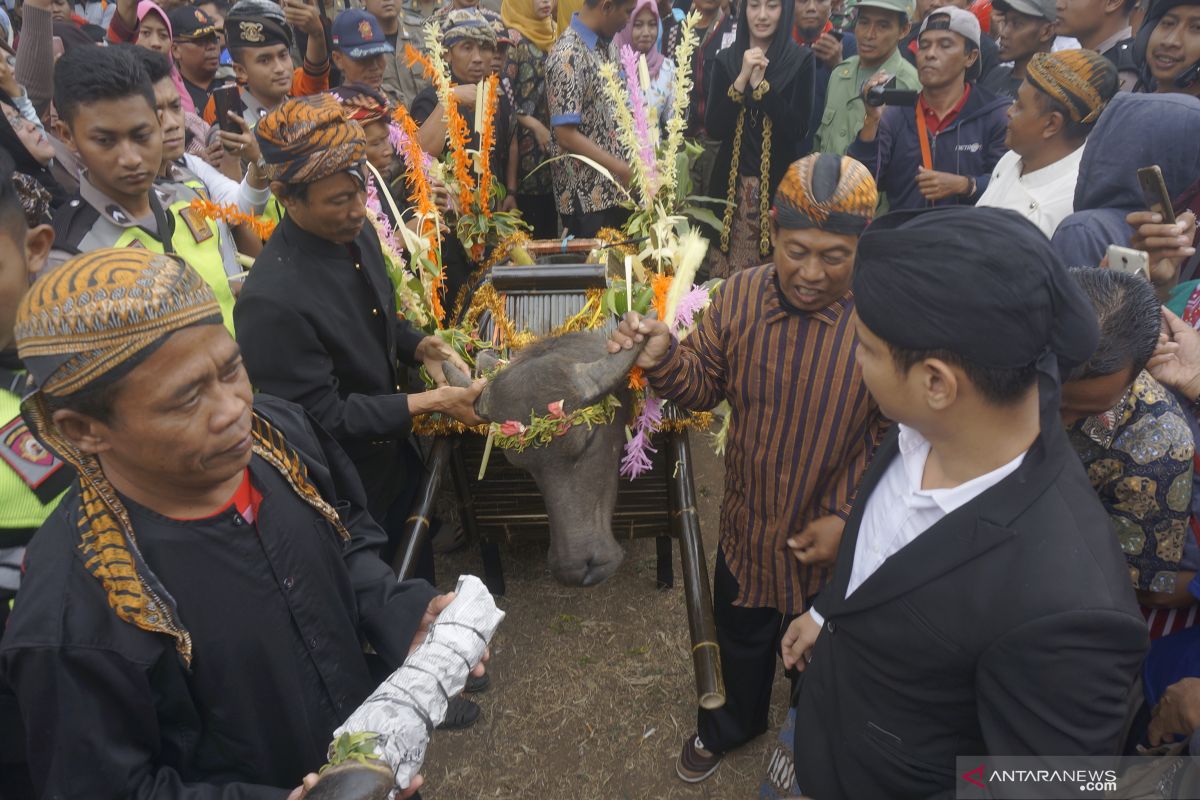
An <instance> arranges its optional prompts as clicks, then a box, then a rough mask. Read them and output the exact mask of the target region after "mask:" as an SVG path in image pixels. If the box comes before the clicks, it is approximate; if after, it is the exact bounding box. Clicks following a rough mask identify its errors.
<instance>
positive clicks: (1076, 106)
mask: <svg viewBox="0 0 1200 800" xmlns="http://www.w3.org/2000/svg"><path fill="white" fill-rule="evenodd" d="M1117 85H1118V82H1117V70H1116V68H1115V67H1114V66H1113V65H1112V62H1110V61H1109V60H1108V59H1107V58H1105V57H1104V56H1102V55H1100V54H1099V53H1097V52H1095V51H1093V50H1061V51H1059V52H1057V53H1052V54H1047V53H1038V54H1037V55H1035V56H1034V57H1033V58H1032V59H1030V61H1029V65H1028V66H1027V67H1026V72H1025V81H1024V82H1023V83H1022V84H1021V87H1020V88H1019V89H1018V90H1017V99H1016V102H1014V103H1013V104H1012V105H1011V106H1009V109H1008V132H1007V133H1006V134H1005V138H1004V144H1005V145H1007V146H1008V148H1009V152H1008V153H1006V154H1005V155H1004V156H1003V157H1002V158H1001V159H1000V162H999V163H998V164H996V168H995V169H994V170H993V171H992V180H991V182H990V183H989V184H988V188H987V189H986V190H985V191H984V193H983V196H982V197H980V198H979V202H978V203H976V205H980V206H993V207H995V208H1007V209H1010V210H1012V211H1016V212H1017V213H1018V214H1021V215H1022V216H1024V217H1025V218H1026V219H1028V220H1029V221H1030V222H1032V223H1033V224H1035V225H1037V226H1038V228H1040V229H1041V231H1042V233H1044V234H1046V236H1047V237H1050V236H1053V235H1054V230H1055V228H1057V227H1058V223H1060V222H1062V221H1063V220H1064V219H1066V218H1067V217H1068V216H1069V215H1070V214H1071V213H1072V212H1073V211H1074V210H1075V181H1076V179H1077V178H1078V177H1079V162H1080V161H1081V160H1082V159H1083V143H1084V142H1085V141H1086V140H1087V136H1088V133H1090V132H1091V130H1092V125H1093V124H1094V123H1095V122H1096V120H1097V119H1099V117H1100V112H1101V111H1103V110H1104V107H1105V106H1106V105H1108V101H1109V100H1111V99H1112V96H1113V95H1114V94H1116V93H1117Z"/></svg>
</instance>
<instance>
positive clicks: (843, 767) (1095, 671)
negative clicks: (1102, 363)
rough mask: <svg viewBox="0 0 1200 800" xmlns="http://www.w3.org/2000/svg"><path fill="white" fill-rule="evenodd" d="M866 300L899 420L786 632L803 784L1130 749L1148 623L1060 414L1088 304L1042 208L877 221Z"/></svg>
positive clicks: (862, 251)
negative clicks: (826, 574)
mask: <svg viewBox="0 0 1200 800" xmlns="http://www.w3.org/2000/svg"><path fill="white" fill-rule="evenodd" d="M934 247H939V248H943V249H944V252H948V253H953V254H954V255H953V269H947V263H946V262H941V261H939V260H937V259H934V258H930V257H929V254H930V253H931V252H933V248H934ZM1014 254H1015V255H1016V256H1017V257H1014ZM854 297H855V307H856V310H857V312H858V336H859V349H858V360H859V364H860V365H861V367H862V371H863V380H864V381H865V382H866V384H867V386H868V387H869V388H870V390H871V393H872V394H873V395H874V396H875V398H876V400H878V401H879V406H880V409H881V411H882V412H883V413H884V415H885V416H887V417H889V418H890V419H893V420H895V421H896V422H897V423H898V425H897V427H896V430H895V432H894V433H893V434H892V435H891V436H889V438H888V439H887V440H886V441H885V442H884V444H883V445H881V447H880V449H879V450H878V451H877V452H876V454H875V458H874V460H873V462H872V464H871V467H870V469H869V470H868V471H867V474H866V475H865V477H864V478H863V482H862V485H861V486H860V487H859V491H858V499H857V501H856V505H855V508H854V510H853V512H852V513H851V515H850V519H849V520H848V521H847V523H846V529H845V533H844V535H843V538H842V542H841V548H840V550H839V552H838V560H837V566H836V567H835V571H834V575H833V579H832V581H831V583H829V584H828V585H827V587H826V589H825V590H824V591H823V592H822V593H821V595H820V596H818V597H817V599H816V601H815V602H814V604H813V608H812V610H810V611H809V612H808V613H807V614H805V615H803V616H801V617H798V618H797V619H796V621H795V622H793V623H792V625H791V626H790V627H789V629H788V632H787V634H785V636H784V640H783V650H784V663H785V664H786V665H788V666H791V665H795V666H797V667H798V668H800V669H804V675H803V683H802V685H801V689H800V693H799V704H798V706H797V712H796V720H797V727H796V737H795V757H796V759H795V764H796V779H797V781H798V783H799V785H800V788H801V789H802V790H803V793H804V794H807V795H809V796H812V797H819V798H821V799H822V800H838V798H843V797H848V798H863V797H888V798H894V799H895V800H900V799H901V798H927V797H931V796H939V797H940V796H943V795H945V796H951V795H952V793H953V790H954V788H955V781H956V780H958V777H957V772H956V770H955V756H956V755H963V756H967V755H974V756H979V755H987V754H995V755H1008V756H1017V755H1028V756H1068V755H1100V754H1115V753H1116V752H1117V751H1118V749H1119V747H1120V742H1119V741H1118V740H1119V738H1120V735H1121V732H1122V727H1123V722H1124V719H1125V715H1126V711H1127V708H1128V705H1129V700H1130V697H1131V693H1132V688H1133V681H1134V679H1135V677H1136V675H1137V672H1138V669H1139V667H1140V665H1141V662H1142V657H1143V654H1144V652H1145V649H1146V646H1147V632H1146V626H1145V623H1144V622H1143V621H1142V617H1141V615H1140V614H1139V612H1138V608H1137V605H1136V603H1135V602H1134V598H1133V593H1132V592H1131V591H1130V588H1129V578H1128V573H1127V571H1126V568H1125V563H1124V559H1123V557H1122V555H1121V551H1120V548H1119V547H1118V546H1117V544H1116V541H1115V539H1114V537H1113V534H1112V530H1111V528H1110V526H1109V524H1108V521H1107V519H1106V518H1105V517H1106V515H1105V512H1104V508H1103V507H1102V506H1101V505H1100V503H1099V502H1098V501H1097V499H1096V494H1095V492H1094V491H1093V490H1092V488H1091V485H1090V483H1089V482H1088V478H1087V475H1086V474H1085V473H1084V471H1083V469H1082V467H1081V466H1080V464H1079V459H1078V458H1077V457H1076V456H1075V454H1074V451H1073V450H1072V449H1071V445H1070V443H1069V442H1068V441H1067V438H1066V435H1065V434H1064V432H1063V428H1062V424H1061V422H1060V421H1059V418H1058V395H1059V385H1058V376H1059V375H1060V374H1063V373H1065V371H1066V370H1069V369H1070V368H1071V367H1072V366H1073V365H1075V364H1078V363H1081V362H1082V361H1084V360H1086V359H1087V358H1088V356H1089V355H1090V354H1091V352H1092V350H1093V349H1094V348H1095V346H1096V341H1097V337H1098V331H1097V325H1096V318H1095V313H1094V312H1093V310H1092V307H1091V304H1090V302H1089V301H1088V299H1087V297H1086V296H1084V295H1083V293H1082V292H1081V291H1080V289H1079V287H1078V286H1077V285H1075V284H1074V282H1073V281H1072V279H1071V278H1070V276H1069V275H1068V274H1067V271H1066V269H1065V268H1064V267H1063V265H1062V263H1061V262H1060V261H1059V260H1058V258H1057V256H1055V255H1054V253H1053V251H1051V249H1050V244H1049V242H1048V241H1047V240H1046V238H1045V236H1044V235H1043V234H1041V233H1040V232H1039V231H1038V229H1037V228H1036V227H1035V226H1034V225H1033V224H1032V223H1030V222H1028V221H1026V220H1024V219H1023V218H1021V217H1020V216H1019V215H1017V214H1015V213H1013V212H1011V211H1003V210H1000V209H990V208H988V209H955V208H950V209H939V210H936V211H931V212H926V213H922V214H915V215H914V214H893V215H892V216H891V217H884V218H882V219H881V220H878V221H876V223H875V225H874V226H872V228H871V229H869V230H868V232H867V233H866V234H864V235H863V237H862V239H861V242H860V244H859V250H858V263H857V265H856V267H855V277H854ZM806 665H807V668H806V669H805V666H806Z"/></svg>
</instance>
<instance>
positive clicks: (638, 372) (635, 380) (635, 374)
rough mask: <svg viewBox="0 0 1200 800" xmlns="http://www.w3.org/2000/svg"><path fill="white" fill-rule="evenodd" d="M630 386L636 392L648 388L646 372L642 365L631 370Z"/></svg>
mask: <svg viewBox="0 0 1200 800" xmlns="http://www.w3.org/2000/svg"><path fill="white" fill-rule="evenodd" d="M629 388H630V389H633V390H634V391H635V392H637V391H641V390H642V389H645V388H646V373H645V372H644V371H643V370H642V368H641V367H634V368H633V369H631V370H629Z"/></svg>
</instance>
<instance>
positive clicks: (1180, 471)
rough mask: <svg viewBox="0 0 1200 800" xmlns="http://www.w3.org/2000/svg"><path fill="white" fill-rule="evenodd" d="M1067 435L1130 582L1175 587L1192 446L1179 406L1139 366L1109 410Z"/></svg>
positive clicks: (1186, 512) (1188, 499) (1189, 494)
mask: <svg viewBox="0 0 1200 800" xmlns="http://www.w3.org/2000/svg"><path fill="white" fill-rule="evenodd" d="M1067 433H1068V436H1069V437H1070V439H1071V444H1072V445H1073V446H1074V448H1075V452H1077V453H1078V454H1079V457H1080V459H1081V460H1082V461H1083V466H1084V467H1085V468H1086V469H1087V473H1088V479H1089V480H1090V481H1091V483H1092V486H1093V487H1094V488H1095V489H1096V492H1097V494H1098V495H1099V496H1100V502H1102V503H1103V504H1104V507H1105V509H1106V510H1107V511H1108V514H1109V516H1110V518H1111V519H1112V522H1113V527H1114V528H1115V530H1116V535H1117V541H1118V542H1119V543H1120V545H1121V551H1122V552H1123V553H1124V554H1125V560H1126V562H1127V563H1128V565H1129V577H1130V579H1131V580H1132V581H1133V585H1134V587H1135V588H1137V589H1141V590H1145V591H1150V592H1173V591H1174V590H1175V576H1176V574H1177V572H1178V570H1179V561H1180V559H1181V558H1182V557H1183V545H1184V537H1186V536H1187V535H1188V517H1189V514H1190V509H1191V497H1192V455H1193V452H1194V449H1195V448H1194V444H1193V440H1192V434H1191V430H1190V429H1189V428H1188V424H1187V420H1186V419H1184V417H1183V412H1182V411H1181V410H1180V408H1179V404H1178V403H1177V402H1176V401H1175V398H1174V397H1172V396H1171V394H1170V393H1169V392H1168V391H1167V390H1166V389H1164V388H1163V387H1162V385H1161V384H1159V383H1158V381H1156V380H1154V378H1152V377H1150V375H1149V373H1147V372H1142V373H1141V374H1140V375H1138V377H1137V379H1136V380H1134V382H1133V385H1132V386H1131V387H1130V388H1129V391H1128V392H1127V393H1126V395H1125V397H1124V398H1123V399H1122V400H1121V402H1120V403H1118V404H1117V405H1116V406H1115V407H1114V408H1113V409H1112V410H1111V411H1109V412H1107V413H1105V414H1101V415H1099V416H1095V417H1089V418H1087V419H1085V420H1081V421H1080V422H1078V423H1076V424H1075V425H1073V426H1071V427H1070V428H1069V429H1068V431H1067Z"/></svg>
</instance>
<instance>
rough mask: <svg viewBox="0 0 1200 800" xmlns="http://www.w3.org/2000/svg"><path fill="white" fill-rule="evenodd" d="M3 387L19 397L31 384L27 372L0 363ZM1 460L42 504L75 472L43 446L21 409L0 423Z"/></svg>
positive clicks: (56, 492) (70, 478) (62, 486)
mask: <svg viewBox="0 0 1200 800" xmlns="http://www.w3.org/2000/svg"><path fill="white" fill-rule="evenodd" d="M0 382H3V386H2V387H0V389H3V390H7V391H9V392H11V393H12V394H15V395H17V396H18V397H20V396H21V395H23V394H24V393H25V391H26V390H27V389H28V388H29V378H28V376H27V375H25V374H23V373H19V372H14V371H12V370H10V369H5V368H3V367H0ZM0 461H3V462H4V463H5V464H8V466H9V467H10V468H11V469H12V471H13V472H15V473H16V474H17V477H19V478H20V479H21V481H22V482H23V483H24V484H25V485H26V486H28V487H29V490H30V491H31V492H33V494H34V496H36V497H37V499H38V501H39V502H41V503H42V504H43V505H44V504H46V503H49V502H50V501H51V500H53V499H54V498H56V497H58V496H59V495H60V494H62V492H63V490H64V489H66V488H67V487H68V486H70V485H71V481H72V480H73V479H74V477H75V474H74V472H73V471H72V470H69V469H64V468H63V467H65V466H66V465H65V464H63V462H61V461H59V460H58V459H57V458H55V457H54V454H53V453H51V452H50V451H49V450H47V449H46V448H44V447H42V444H41V442H39V441H38V440H37V439H36V438H35V437H34V435H33V431H31V430H30V429H29V425H28V424H26V422H25V420H24V419H22V417H21V415H20V413H18V414H17V415H16V416H15V417H13V418H12V419H11V420H9V421H8V422H6V423H4V425H3V427H0Z"/></svg>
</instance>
